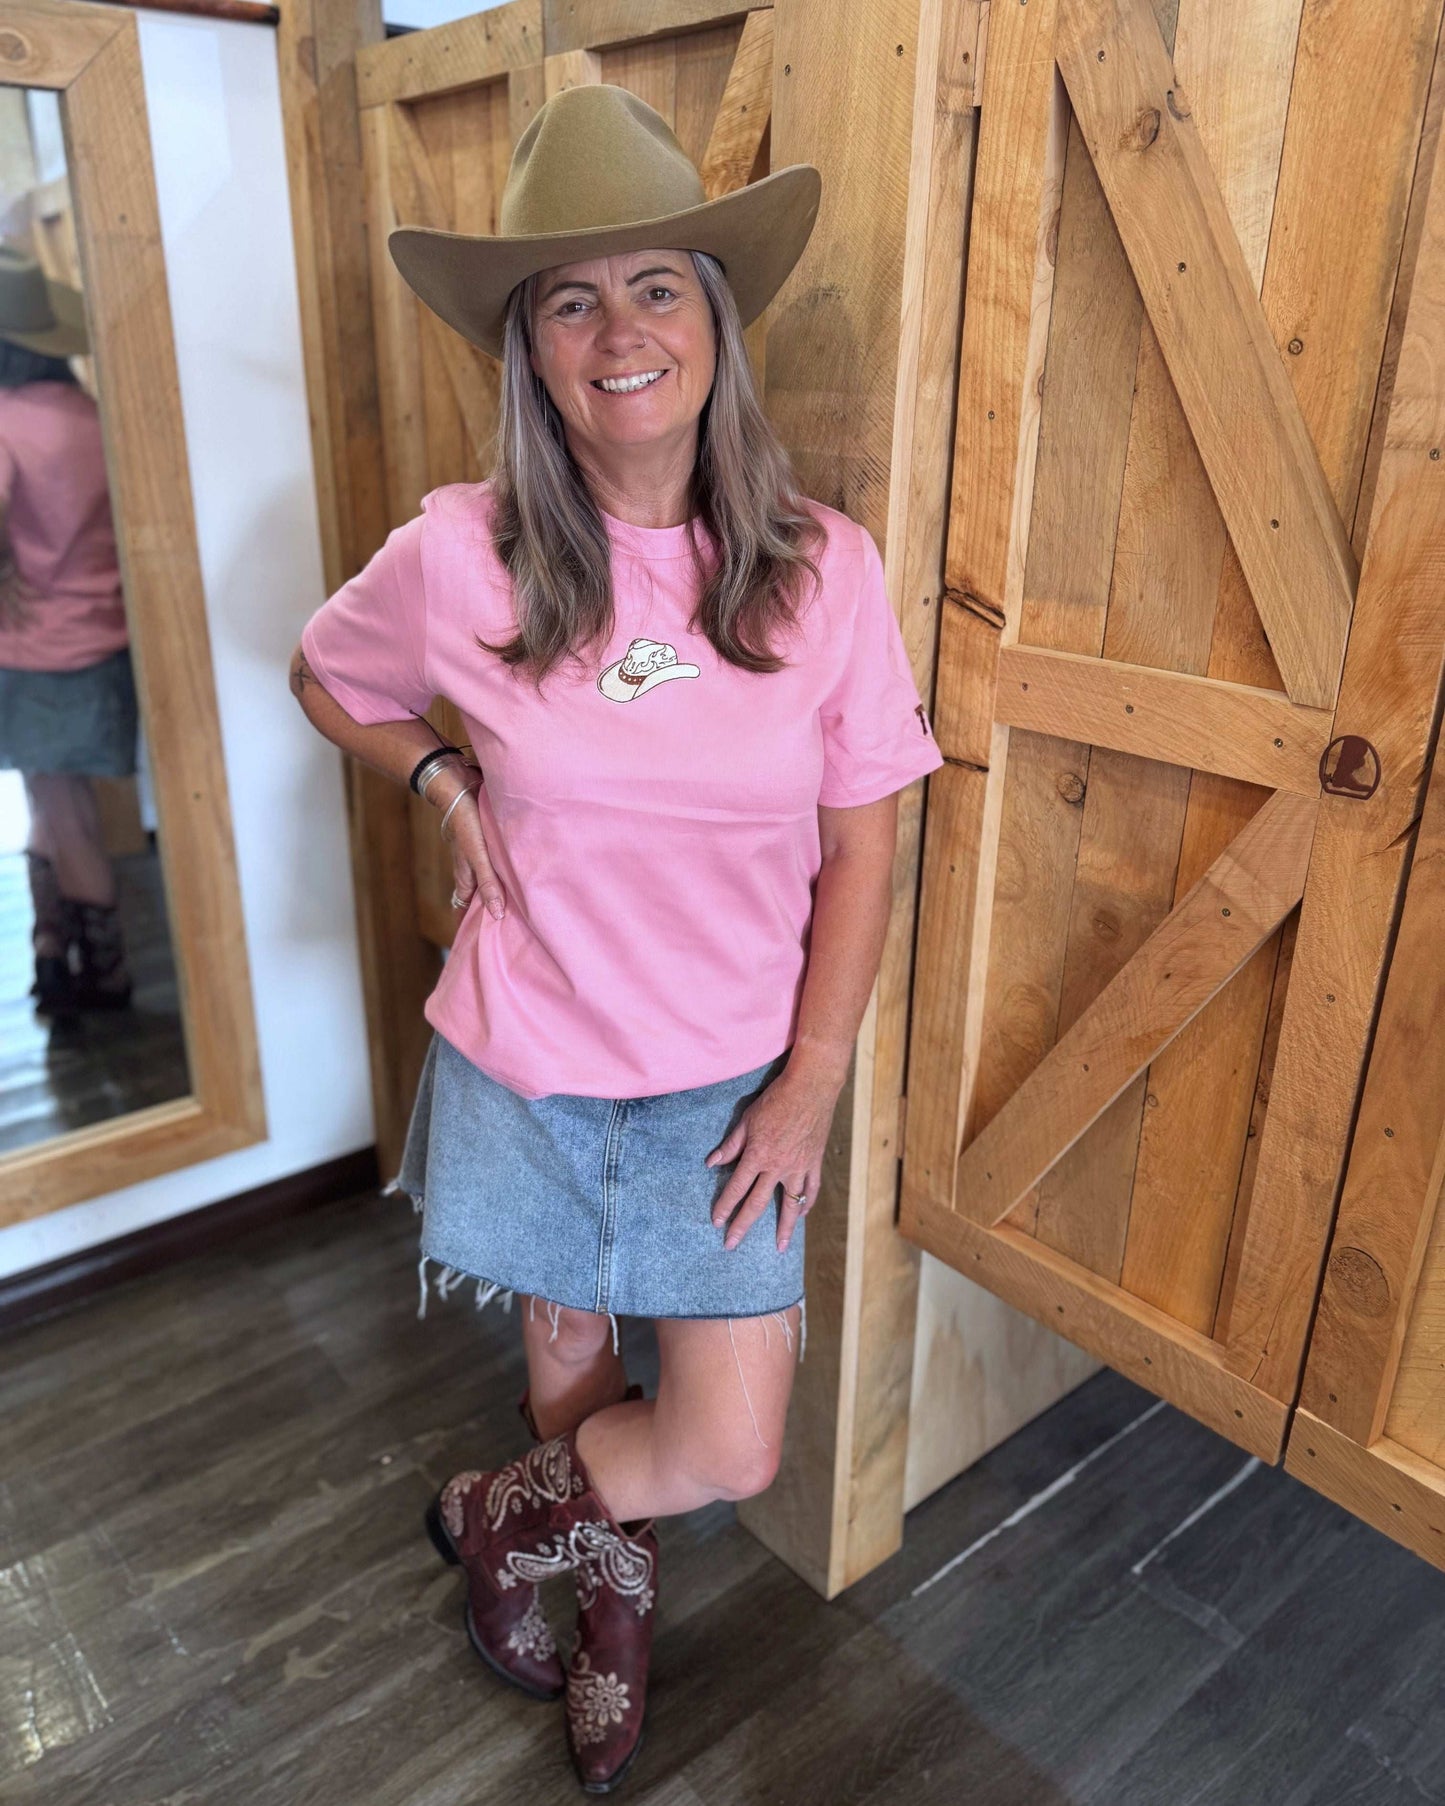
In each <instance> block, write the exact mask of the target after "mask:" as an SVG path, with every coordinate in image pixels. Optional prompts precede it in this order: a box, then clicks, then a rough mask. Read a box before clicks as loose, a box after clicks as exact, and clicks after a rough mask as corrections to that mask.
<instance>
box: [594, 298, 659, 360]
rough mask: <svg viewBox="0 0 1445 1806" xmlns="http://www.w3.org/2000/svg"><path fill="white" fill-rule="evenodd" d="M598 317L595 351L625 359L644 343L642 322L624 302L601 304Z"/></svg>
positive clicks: (645, 336)
mask: <svg viewBox="0 0 1445 1806" xmlns="http://www.w3.org/2000/svg"><path fill="white" fill-rule="evenodd" d="M598 316H599V317H598V323H597V338H596V345H597V349H598V350H599V351H604V352H606V353H607V354H608V356H609V357H626V356H627V355H628V354H629V353H630V352H633V351H635V350H636V349H637V348H638V346H640V345H642V344H644V343H645V342H646V338H647V335H646V333H645V332H644V331H643V330H642V322H641V321H640V320H639V319H638V318H637V317H636V315H635V314H634V313H633V311H632V308H631V307H630V306H629V305H628V303H627V302H626V301H625V300H622V301H617V302H610V301H603V302H601V303H600V305H599V308H598Z"/></svg>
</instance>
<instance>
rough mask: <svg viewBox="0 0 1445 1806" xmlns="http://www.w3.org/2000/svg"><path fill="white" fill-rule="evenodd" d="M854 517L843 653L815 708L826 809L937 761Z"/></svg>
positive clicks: (874, 554)
mask: <svg viewBox="0 0 1445 1806" xmlns="http://www.w3.org/2000/svg"><path fill="white" fill-rule="evenodd" d="M854 525H855V527H856V530H857V533H858V538H859V542H860V544H859V549H858V553H857V554H856V557H855V561H854V563H855V568H856V569H857V570H858V571H859V573H860V581H859V584H858V590H857V596H856V600H855V604H854V611H853V631H852V639H851V643H850V646H849V652H848V658H847V661H846V662H845V664H844V666H843V669H842V671H841V672H840V673H839V676H838V678H837V681H836V682H835V683H834V685H833V687H832V689H831V690H830V691H829V693H828V695H827V696H826V697H825V698H824V700H823V702H822V703H821V705H820V707H819V711H818V713H819V719H820V721H821V723H822V729H823V781H822V784H821V785H820V787H819V790H818V801H819V802H820V803H821V804H822V805H823V806H824V807H825V808H828V809H842V808H849V807H852V806H856V805H859V804H862V803H875V802H877V801H878V799H879V798H880V797H884V796H890V795H891V794H892V793H893V792H894V791H895V790H902V789H903V788H904V787H905V786H906V785H908V784H911V783H912V782H913V781H914V779H915V778H921V777H926V776H927V774H928V773H929V772H930V771H937V770H938V768H939V766H940V765H942V764H943V754H942V753H941V752H940V751H939V750H938V744H937V742H936V741H935V740H934V738H933V729H932V727H931V726H930V725H929V721H928V712H927V710H926V709H925V708H924V706H923V702H922V699H921V698H920V696H919V694H918V686H917V685H916V684H915V683H914V681H913V671H912V669H911V667H910V665H909V663H908V652H907V648H906V647H905V646H904V644H903V634H902V632H901V630H900V628H899V626H898V620H897V617H896V616H895V615H894V613H893V605H892V603H890V602H889V600H888V591H887V588H886V586H885V584H884V579H883V560H882V559H881V558H880V557H879V555H878V548H877V546H876V545H874V543H873V536H872V534H871V533H870V532H869V531H868V529H867V528H866V527H864V526H861V525H859V524H858V523H856V522H855V523H854Z"/></svg>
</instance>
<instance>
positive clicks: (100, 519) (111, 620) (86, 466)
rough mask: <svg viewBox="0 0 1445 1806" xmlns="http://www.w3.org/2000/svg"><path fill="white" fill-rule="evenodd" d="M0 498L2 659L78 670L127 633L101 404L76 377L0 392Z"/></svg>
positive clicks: (35, 667) (23, 666)
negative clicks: (6, 567) (9, 568)
mask: <svg viewBox="0 0 1445 1806" xmlns="http://www.w3.org/2000/svg"><path fill="white" fill-rule="evenodd" d="M0 495H3V496H4V497H5V498H6V500H7V502H8V504H9V515H8V530H9V538H10V547H11V550H12V551H13V553H14V555H15V569H16V577H17V585H16V587H17V593H18V599H19V603H20V620H19V621H18V622H17V623H13V624H11V623H8V622H7V618H6V615H7V611H6V610H5V608H4V607H3V606H0V665H3V666H8V667H9V668H10V669H11V670H16V671H79V670H82V669H83V668H84V667H85V666H87V665H95V664H99V662H100V661H101V659H103V658H108V657H109V656H110V654H111V653H112V652H118V651H119V650H120V648H121V647H122V646H124V645H125V644H126V642H127V640H128V638H129V635H128V633H127V631H126V621H125V603H124V601H123V600H122V596H121V582H120V567H119V564H118V562H117V558H116V548H115V528H114V526H113V524H112V521H111V513H110V491H109V489H108V487H107V484H106V476H105V451H104V447H103V445H102V442H101V434H100V410H99V409H98V408H97V407H96V405H95V403H94V401H92V400H91V398H90V396H89V395H87V394H86V393H85V391H84V389H81V388H79V387H77V386H76V385H75V384H74V383H57V382H41V383H25V384H24V385H23V386H22V387H20V388H18V389H0Z"/></svg>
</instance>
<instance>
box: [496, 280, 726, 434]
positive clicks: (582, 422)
mask: <svg viewBox="0 0 1445 1806" xmlns="http://www.w3.org/2000/svg"><path fill="white" fill-rule="evenodd" d="M531 357H532V369H533V371H534V372H535V373H536V375H537V376H539V377H540V378H541V379H542V382H543V384H544V386H545V387H546V390H547V393H548V394H549V395H550V396H551V398H552V401H553V403H554V404H555V406H556V408H557V411H558V412H559V413H560V414H561V416H562V420H563V423H564V425H565V427H566V429H567V436H568V440H569V442H570V443H571V444H572V445H573V447H574V448H576V447H577V446H578V445H579V444H580V445H581V446H582V447H583V448H584V449H586V450H591V451H593V452H594V454H595V455H597V456H599V457H600V458H602V459H604V460H606V461H608V462H611V461H613V460H615V457H616V455H617V453H618V452H619V451H623V450H625V448H627V447H630V446H631V447H639V448H640V447H642V446H646V447H648V448H649V451H650V452H651V453H653V454H656V453H658V452H663V453H669V452H671V453H676V454H678V455H679V456H683V457H685V458H686V461H687V463H688V465H689V466H690V464H691V448H695V446H696V443H697V422H698V417H699V415H700V414H701V412H702V409H703V404H704V403H705V402H706V400H707V398H708V395H709V394H710V393H711V390H712V382H713V375H714V372H715V370H716V340H715V335H714V330H713V321H712V309H711V308H710V306H709V305H708V300H707V296H706V295H705V294H704V293H703V290H702V285H701V283H700V282H699V281H698V279H697V273H696V271H695V270H694V268H693V263H692V259H691V257H689V256H688V254H687V252H686V251H626V252H622V253H620V254H618V255H617V256H615V257H597V258H593V259H590V260H589V261H587V262H584V263H565V264H561V265H559V266H558V267H557V268H556V269H552V270H547V271H546V272H545V273H544V274H543V276H542V277H541V279H540V280H539V282H538V284H537V300H536V304H535V311H534V314H533V320H532V354H531ZM654 371H661V372H662V374H661V375H660V376H659V377H657V378H656V379H655V380H654V381H652V382H650V383H647V384H644V385H642V386H641V387H635V388H634V387H631V386H629V387H628V388H627V389H626V391H625V392H620V393H619V392H609V391H608V390H606V389H604V388H603V387H602V382H603V380H604V379H607V380H609V381H610V380H611V379H614V378H619V377H634V376H639V375H648V374H651V373H652V372H654Z"/></svg>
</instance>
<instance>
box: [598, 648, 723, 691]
mask: <svg viewBox="0 0 1445 1806" xmlns="http://www.w3.org/2000/svg"><path fill="white" fill-rule="evenodd" d="M700 675H701V669H700V667H699V666H697V665H680V664H678V662H677V651H676V649H675V648H674V647H672V646H669V645H668V644H667V642H666V641H665V640H633V641H632V642H631V643H630V644H629V646H628V648H627V651H626V653H625V654H624V655H623V657H621V658H619V659H617V660H616V661H615V663H613V664H610V665H609V666H608V667H607V669H606V670H605V671H604V672H603V673H602V675H601V676H600V677H599V678H598V679H597V688H598V689H599V690H600V691H601V692H602V694H603V695H604V696H610V697H611V698H612V700H613V702H631V701H632V700H633V698H634V697H637V696H645V695H646V694H647V692H648V691H649V690H652V689H656V687H657V685H658V684H665V683H666V682H667V680H668V679H669V678H670V677H698V676H700Z"/></svg>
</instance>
